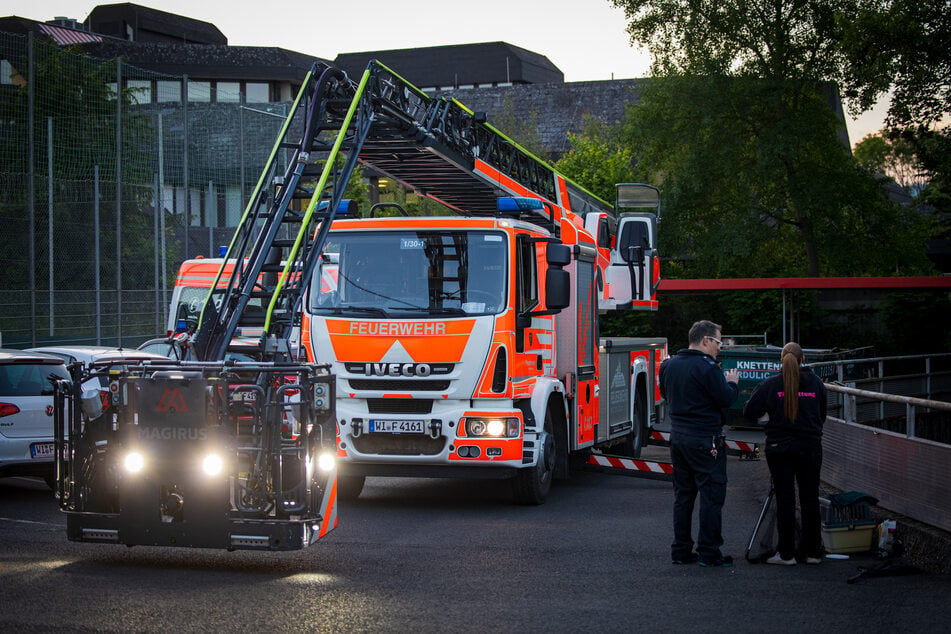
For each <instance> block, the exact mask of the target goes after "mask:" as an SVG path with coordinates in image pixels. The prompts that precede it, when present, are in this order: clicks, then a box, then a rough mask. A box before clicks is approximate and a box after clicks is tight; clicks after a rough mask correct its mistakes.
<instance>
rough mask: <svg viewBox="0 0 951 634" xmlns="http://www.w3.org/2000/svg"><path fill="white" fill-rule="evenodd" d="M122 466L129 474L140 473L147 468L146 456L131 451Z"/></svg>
mask: <svg viewBox="0 0 951 634" xmlns="http://www.w3.org/2000/svg"><path fill="white" fill-rule="evenodd" d="M122 464H123V465H124V466H125V470H126V471H128V472H129V473H138V472H139V471H141V470H142V469H143V468H144V467H145V456H143V455H142V454H140V453H139V452H138V451H130V452H129V453H127V454H126V456H125V460H123V463H122Z"/></svg>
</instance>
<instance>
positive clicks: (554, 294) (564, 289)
mask: <svg viewBox="0 0 951 634" xmlns="http://www.w3.org/2000/svg"><path fill="white" fill-rule="evenodd" d="M545 260H546V261H547V262H548V270H547V271H546V272H545V306H546V308H548V309H549V310H561V309H562V308H567V307H568V306H570V305H571V276H570V275H569V274H568V271H566V270H565V269H563V268H562V267H564V266H568V265H569V264H571V247H569V246H568V245H566V244H560V243H551V244H549V245H548V248H547V249H546V250H545Z"/></svg>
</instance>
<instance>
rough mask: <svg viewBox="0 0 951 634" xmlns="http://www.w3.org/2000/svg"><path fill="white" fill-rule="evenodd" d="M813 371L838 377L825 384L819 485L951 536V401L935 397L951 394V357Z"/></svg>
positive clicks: (853, 363) (849, 363) (850, 363)
mask: <svg viewBox="0 0 951 634" xmlns="http://www.w3.org/2000/svg"><path fill="white" fill-rule="evenodd" d="M816 365H832V366H834V368H833V369H834V370H835V372H834V376H835V377H836V379H834V380H829V381H827V383H826V388H827V390H828V392H829V398H828V401H829V415H828V418H827V419H826V425H825V428H824V431H823V443H822V444H823V462H822V480H823V481H824V482H827V483H829V484H831V485H833V486H835V487H838V488H840V489H842V490H846V491H848V490H858V491H864V492H867V493H869V494H870V495H873V496H874V497H876V498H878V500H879V506H881V507H882V508H885V509H889V510H891V511H894V512H897V513H901V514H903V515H905V516H907V517H910V518H913V519H915V520H918V521H920V522H924V523H926V524H930V525H931V526H936V527H938V528H941V529H943V530H951V505H949V504H948V500H949V499H951V497H949V496H951V469H948V468H947V465H948V463H949V461H951V402H948V401H947V400H940V399H939V398H935V397H944V398H947V396H948V395H949V394H951V371H949V370H948V367H949V366H951V354H940V355H916V356H906V357H880V358H875V359H853V360H845V361H833V362H827V363H823V364H816ZM812 367H814V366H812ZM825 370H829V368H825ZM823 374H824V375H826V376H829V374H828V373H827V372H823ZM865 388H873V389H865Z"/></svg>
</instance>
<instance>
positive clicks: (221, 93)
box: [215, 81, 241, 103]
mask: <svg viewBox="0 0 951 634" xmlns="http://www.w3.org/2000/svg"><path fill="white" fill-rule="evenodd" d="M215 101H217V102H218V103H239V102H240V101H241V84H239V83H238V82H236V81H219V82H218V83H217V84H216V85H215Z"/></svg>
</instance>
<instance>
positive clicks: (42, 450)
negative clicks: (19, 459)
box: [30, 442, 56, 458]
mask: <svg viewBox="0 0 951 634" xmlns="http://www.w3.org/2000/svg"><path fill="white" fill-rule="evenodd" d="M30 455H31V456H32V457H34V458H52V457H53V456H55V455H56V444H55V443H51V442H35V443H33V444H32V445H30Z"/></svg>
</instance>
